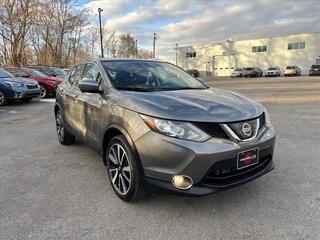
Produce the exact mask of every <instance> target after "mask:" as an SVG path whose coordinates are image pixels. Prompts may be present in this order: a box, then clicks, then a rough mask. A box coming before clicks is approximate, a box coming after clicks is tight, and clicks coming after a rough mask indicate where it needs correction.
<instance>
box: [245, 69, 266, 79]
mask: <svg viewBox="0 0 320 240" xmlns="http://www.w3.org/2000/svg"><path fill="white" fill-rule="evenodd" d="M262 75H263V72H262V70H261V69H260V68H258V67H248V68H243V76H244V77H262Z"/></svg>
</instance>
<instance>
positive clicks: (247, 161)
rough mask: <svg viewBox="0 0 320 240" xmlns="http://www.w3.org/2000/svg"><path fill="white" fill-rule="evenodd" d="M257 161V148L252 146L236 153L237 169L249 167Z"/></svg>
mask: <svg viewBox="0 0 320 240" xmlns="http://www.w3.org/2000/svg"><path fill="white" fill-rule="evenodd" d="M258 162H259V148H253V149H250V150H246V151H243V152H239V153H238V157H237V169H238V170H239V169H242V168H246V167H250V166H252V165H255V164H257V163H258Z"/></svg>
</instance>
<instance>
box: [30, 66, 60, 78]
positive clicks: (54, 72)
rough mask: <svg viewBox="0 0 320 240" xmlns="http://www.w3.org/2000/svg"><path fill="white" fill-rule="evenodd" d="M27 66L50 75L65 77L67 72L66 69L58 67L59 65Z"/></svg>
mask: <svg viewBox="0 0 320 240" xmlns="http://www.w3.org/2000/svg"><path fill="white" fill-rule="evenodd" d="M27 68H32V69H35V70H37V71H39V72H42V73H44V74H45V75H47V76H49V77H58V78H62V79H63V78H64V76H65V74H66V72H65V70H64V69H61V68H57V67H46V66H27Z"/></svg>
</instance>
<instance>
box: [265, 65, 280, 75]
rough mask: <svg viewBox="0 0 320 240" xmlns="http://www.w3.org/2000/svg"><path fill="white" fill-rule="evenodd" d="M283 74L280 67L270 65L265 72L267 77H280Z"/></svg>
mask: <svg viewBox="0 0 320 240" xmlns="http://www.w3.org/2000/svg"><path fill="white" fill-rule="evenodd" d="M280 75H281V70H280V68H279V67H269V68H268V69H267V70H266V71H265V73H264V76H265V77H279V76H280Z"/></svg>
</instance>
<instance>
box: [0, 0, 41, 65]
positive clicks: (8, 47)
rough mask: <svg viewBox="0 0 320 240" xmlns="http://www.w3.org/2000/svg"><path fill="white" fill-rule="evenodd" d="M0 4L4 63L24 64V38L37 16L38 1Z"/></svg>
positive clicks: (4, 0) (6, 1)
mask: <svg viewBox="0 0 320 240" xmlns="http://www.w3.org/2000/svg"><path fill="white" fill-rule="evenodd" d="M0 4H1V5H0V24H1V31H0V35H1V37H2V44H3V46H4V49H3V51H5V53H4V54H3V55H4V56H5V58H6V59H5V62H6V63H7V64H13V65H19V64H25V63H26V56H25V50H26V47H27V39H26V36H27V33H28V31H29V29H30V27H31V26H32V23H33V20H34V18H35V16H36V15H37V14H38V12H37V8H38V1H37V0H2V1H1V3H0Z"/></svg>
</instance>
